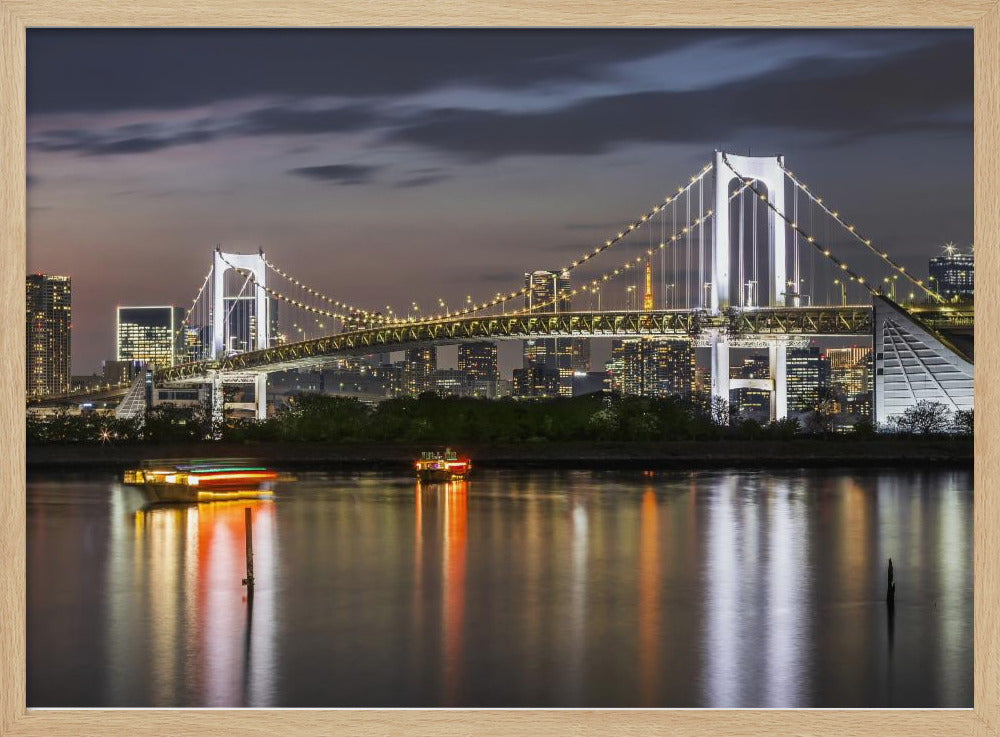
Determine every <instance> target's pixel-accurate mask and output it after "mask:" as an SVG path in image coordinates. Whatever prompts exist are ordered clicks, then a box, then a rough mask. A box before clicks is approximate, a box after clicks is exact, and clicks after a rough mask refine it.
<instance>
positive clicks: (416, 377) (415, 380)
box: [401, 345, 437, 396]
mask: <svg viewBox="0 0 1000 737" xmlns="http://www.w3.org/2000/svg"><path fill="white" fill-rule="evenodd" d="M436 370H437V349H436V348H435V347H434V346H432V345H428V346H422V347H420V348H410V349H408V350H407V351H406V353H405V358H404V359H403V375H402V387H401V389H402V392H403V394H409V395H411V396H418V395H420V394H423V393H424V392H432V391H435V390H436V389H437V387H436V385H435V383H434V372H435V371H436Z"/></svg>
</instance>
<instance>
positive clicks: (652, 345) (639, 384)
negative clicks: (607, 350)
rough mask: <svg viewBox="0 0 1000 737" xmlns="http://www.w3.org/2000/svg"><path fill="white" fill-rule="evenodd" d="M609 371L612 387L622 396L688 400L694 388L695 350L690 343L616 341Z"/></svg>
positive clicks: (680, 341) (644, 339) (672, 341)
mask: <svg viewBox="0 0 1000 737" xmlns="http://www.w3.org/2000/svg"><path fill="white" fill-rule="evenodd" d="M608 371H609V372H610V373H611V375H612V378H611V388H612V389H613V390H615V391H619V392H621V393H622V394H636V395H641V396H646V397H671V396H681V397H687V396H689V395H690V394H691V392H692V390H693V387H694V376H695V354H694V348H693V347H692V345H691V343H689V342H688V341H686V340H653V339H649V338H638V339H627V340H615V341H613V342H612V344H611V361H610V363H609V364H608Z"/></svg>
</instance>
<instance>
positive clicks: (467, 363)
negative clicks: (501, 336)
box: [458, 341, 499, 384]
mask: <svg viewBox="0 0 1000 737" xmlns="http://www.w3.org/2000/svg"><path fill="white" fill-rule="evenodd" d="M458 370H459V371H461V372H462V374H463V375H464V376H465V380H466V382H468V383H469V384H473V383H475V382H477V381H492V382H496V380H497V378H499V373H498V370H497V344H496V343H493V342H491V341H477V342H475V343H460V344H459V346H458Z"/></svg>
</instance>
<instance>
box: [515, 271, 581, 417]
mask: <svg viewBox="0 0 1000 737" xmlns="http://www.w3.org/2000/svg"><path fill="white" fill-rule="evenodd" d="M524 287H525V293H524V308H525V310H526V311H527V312H529V313H538V314H544V313H547V312H568V311H569V309H570V280H569V274H568V273H566V272H559V271H533V272H527V273H525V275H524ZM572 344H573V339H570V338H540V339H536V340H526V341H525V342H524V354H523V358H524V368H525V369H527V368H528V367H529V366H530V365H532V364H537V365H542V366H546V367H547V368H550V369H554V370H555V371H556V373H558V375H559V383H558V386H557V387H556V392H555V394H554V396H555V395H559V396H566V397H568V396H572V394H573V347H572Z"/></svg>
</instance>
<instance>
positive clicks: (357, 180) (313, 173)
mask: <svg viewBox="0 0 1000 737" xmlns="http://www.w3.org/2000/svg"><path fill="white" fill-rule="evenodd" d="M380 168H381V167H378V166H364V165H361V164H326V165H325V166H300V167H298V168H296V169H289V170H288V173H289V174H292V175H294V176H297V177H304V178H305V179H315V180H317V181H320V182H328V183H330V184H344V185H355V184H367V183H368V182H370V181H371V179H372V177H373V176H374V174H375V172H376V171H378V170H379V169H380Z"/></svg>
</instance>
